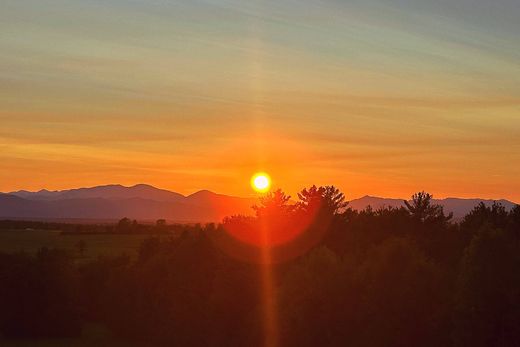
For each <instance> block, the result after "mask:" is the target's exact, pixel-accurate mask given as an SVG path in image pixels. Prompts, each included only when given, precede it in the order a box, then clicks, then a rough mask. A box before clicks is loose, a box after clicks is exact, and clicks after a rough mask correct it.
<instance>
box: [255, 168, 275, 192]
mask: <svg viewBox="0 0 520 347" xmlns="http://www.w3.org/2000/svg"><path fill="white" fill-rule="evenodd" d="M251 187H253V189H254V190H256V191H257V192H260V193H265V192H267V191H269V188H271V178H270V177H269V175H268V174H266V173H265V172H259V173H256V174H255V175H253V177H251Z"/></svg>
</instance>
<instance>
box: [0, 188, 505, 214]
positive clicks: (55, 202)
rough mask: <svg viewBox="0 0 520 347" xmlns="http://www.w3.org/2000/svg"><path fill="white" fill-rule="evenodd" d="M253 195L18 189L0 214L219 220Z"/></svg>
mask: <svg viewBox="0 0 520 347" xmlns="http://www.w3.org/2000/svg"><path fill="white" fill-rule="evenodd" d="M494 201H495V200H484V199H460V198H447V199H441V200H435V201H434V202H435V203H437V204H440V205H442V206H444V209H445V210H446V211H447V212H453V214H454V217H455V218H456V219H460V218H462V217H463V216H464V215H466V214H467V213H468V212H469V211H471V209H473V207H475V206H476V205H477V204H479V203H480V202H483V203H484V204H486V205H490V204H492V203H493V202H494ZM497 202H499V203H501V204H502V205H504V206H505V207H506V208H507V209H510V208H512V207H513V206H515V203H513V202H511V201H508V200H497ZM255 203H256V200H255V199H254V198H242V197H234V196H228V195H222V194H216V193H213V192H210V191H208V190H201V191H199V192H196V193H194V194H191V195H188V196H184V195H182V194H179V193H176V192H172V191H169V190H164V189H159V188H156V187H153V186H150V185H146V184H138V185H135V186H132V187H125V186H122V185H105V186H97V187H91V188H79V189H70V190H62V191H48V190H45V189H44V190H40V191H37V192H29V191H25V190H20V191H16V192H10V193H0V218H3V219H7V218H16V219H51V220H52V219H56V220H58V219H81V220H117V219H120V218H123V217H128V218H132V219H138V220H142V221H145V220H150V221H152V220H156V219H160V218H164V219H167V220H169V221H175V222H219V221H221V220H222V219H223V218H224V217H226V216H230V215H236V214H244V215H249V214H252V213H253V210H252V209H251V206H253V205H254V204H255ZM369 205H370V206H372V208H374V209H378V208H381V207H385V206H386V207H400V206H403V205H404V202H403V200H402V199H386V198H380V197H372V196H364V197H362V198H359V199H354V200H351V201H350V205H349V206H350V207H352V208H353V209H356V210H362V209H365V208H366V207H367V206H369Z"/></svg>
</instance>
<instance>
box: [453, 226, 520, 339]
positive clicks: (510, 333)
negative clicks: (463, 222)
mask: <svg viewBox="0 0 520 347" xmlns="http://www.w3.org/2000/svg"><path fill="white" fill-rule="evenodd" d="M519 268H520V247H519V244H518V242H515V241H514V238H512V237H511V234H508V233H506V232H505V231H504V230H501V229H495V228H493V227H492V226H491V225H489V224H488V225H486V226H484V227H483V228H481V229H480V231H479V232H478V233H476V234H475V236H474V237H473V240H472V241H471V244H470V245H469V247H468V248H467V250H466V252H465V255H464V258H463V261H462V268H461V271H460V275H459V279H458V288H457V292H456V311H455V313H456V314H455V331H454V337H455V342H456V344H457V345H459V346H475V347H488V346H489V347H491V346H519V345H520V329H519V325H518V323H519V322H520V272H519V271H518V269H519Z"/></svg>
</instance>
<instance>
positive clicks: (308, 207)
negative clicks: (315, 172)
mask: <svg viewBox="0 0 520 347" xmlns="http://www.w3.org/2000/svg"><path fill="white" fill-rule="evenodd" d="M298 198H299V199H300V201H299V202H298V204H297V207H298V208H299V209H300V210H302V211H305V212H315V211H318V210H321V211H323V212H325V213H327V214H330V215H335V214H339V213H341V212H343V211H344V210H345V209H346V208H347V206H348V202H347V201H345V195H344V194H343V193H342V192H341V191H340V190H339V189H337V188H336V187H334V186H324V187H316V186H315V185H313V186H312V187H310V188H308V189H307V188H305V189H303V190H302V191H301V192H300V193H298Z"/></svg>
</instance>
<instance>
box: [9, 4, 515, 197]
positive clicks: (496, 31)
mask: <svg viewBox="0 0 520 347" xmlns="http://www.w3.org/2000/svg"><path fill="white" fill-rule="evenodd" d="M477 3H479V4H480V5H482V6H473V5H474V4H473V3H470V2H469V1H467V0H463V1H461V2H459V3H458V4H456V5H455V4H452V3H451V2H433V1H424V2H421V5H420V6H419V5H418V4H419V3H413V4H411V3H410V4H408V5H407V4H406V1H404V0H402V1H401V0H392V1H385V2H381V1H376V0H369V1H367V2H366V3H363V4H361V3H348V4H347V2H345V3H342V2H334V1H330V2H327V1H326V2H323V3H321V5H318V4H317V3H316V2H311V1H303V2H302V4H301V6H299V7H298V8H294V7H292V5H291V2H289V1H285V0H284V1H277V2H254V1H253V2H247V3H245V2H241V1H234V0H233V1H232V0H229V1H214V2H207V3H204V4H202V3H200V4H199V3H197V4H195V3H192V2H189V1H185V2H184V1H180V2H177V3H175V4H169V3H166V2H165V3H162V2H161V3H154V4H152V3H150V4H144V3H143V4H141V3H138V2H135V3H133V2H129V3H125V4H123V3H122V2H118V1H107V2H91V1H85V2H63V3H62V4H61V5H60V6H57V5H56V4H55V3H53V2H47V1H46V0H41V1H33V0H30V1H27V2H19V1H7V4H6V5H5V9H3V10H2V13H0V29H1V30H2V33H3V35H1V36H0V52H1V54H0V66H1V67H2V68H1V69H0V81H1V83H0V163H1V165H0V191H4V192H5V191H12V190H18V189H27V190H38V189H41V188H47V189H66V188H74V187H85V186H94V185H100V184H108V183H120V184H124V185H132V184H136V183H148V184H152V185H155V186H157V187H161V188H167V189H171V190H174V191H177V192H180V193H184V194H189V193H192V192H194V191H197V190H200V189H210V190H213V191H216V192H221V193H226V194H235V195H242V196H247V195H250V194H252V192H251V189H250V186H249V179H250V177H251V175H252V174H253V173H254V172H256V171H260V170H263V171H266V172H268V173H270V175H271V176H272V178H273V183H274V185H275V186H278V187H281V188H283V189H284V190H286V191H287V192H289V193H290V194H292V195H294V194H295V193H296V192H297V191H298V190H300V189H301V188H303V187H305V186H309V185H311V184H334V185H337V186H338V187H340V188H341V189H342V190H343V191H344V192H345V193H346V195H347V197H348V198H355V197H359V196H362V195H365V194H369V195H378V196H385V197H407V196H410V195H411V194H412V193H413V192H415V191H418V190H427V191H429V192H431V193H433V194H434V195H435V196H436V197H447V196H458V197H483V198H508V199H511V200H514V201H517V202H519V201H520V179H518V177H520V164H519V163H520V65H519V64H518V62H519V58H518V51H520V41H519V40H518V37H519V36H518V35H516V34H517V33H518V32H519V31H518V30H520V25H519V24H518V21H517V20H516V19H517V17H518V16H516V15H515V13H516V14H519V12H518V9H519V8H518V6H516V5H514V4H513V3H512V2H508V1H506V0H499V1H498V2H497V3H500V6H498V5H497V8H493V10H494V12H493V11H491V12H490V11H489V9H488V8H487V7H486V6H494V5H492V4H491V3H490V2H484V1H482V3H480V1H477ZM493 4H495V2H493ZM470 5H471V6H470ZM452 6H460V7H461V8H460V9H462V10H464V11H455V10H454V9H453V8H452ZM508 6H509V7H508ZM460 9H459V10H460ZM515 33H516V34H515Z"/></svg>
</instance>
